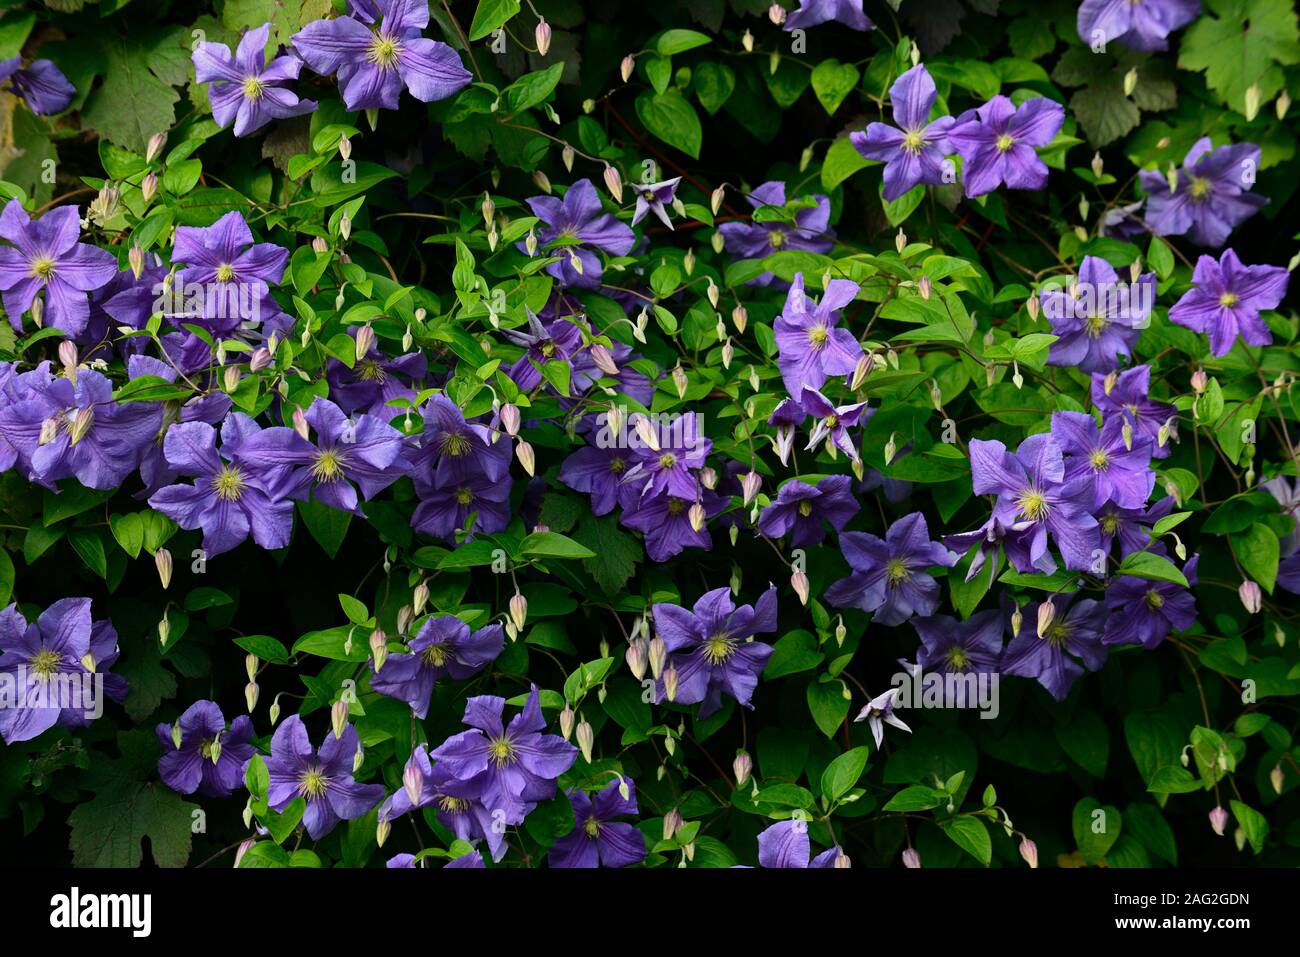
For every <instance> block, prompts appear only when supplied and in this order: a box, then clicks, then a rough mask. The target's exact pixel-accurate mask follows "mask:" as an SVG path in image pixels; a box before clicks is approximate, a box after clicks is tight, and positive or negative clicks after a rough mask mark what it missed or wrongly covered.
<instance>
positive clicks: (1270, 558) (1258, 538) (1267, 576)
mask: <svg viewBox="0 0 1300 957" xmlns="http://www.w3.org/2000/svg"><path fill="white" fill-rule="evenodd" d="M1228 541H1229V542H1230V543H1231V544H1232V554H1234V555H1236V556H1237V561H1239V562H1241V567H1242V569H1243V570H1244V571H1245V572H1246V574H1247V575H1249V576H1250V577H1251V578H1253V579H1254V580H1255V581H1257V582H1259V584H1260V585H1261V586H1262V587H1263V589H1264V590H1265V591H1266V592H1268V593H1269V594H1270V595H1271V594H1273V586H1274V585H1276V584H1277V564H1278V555H1279V552H1280V548H1279V544H1278V540H1277V533H1276V532H1274V531H1273V530H1272V529H1271V528H1269V527H1268V526H1267V525H1261V524H1259V523H1258V522H1256V523H1255V524H1254V525H1252V526H1250V528H1249V529H1248V530H1247V531H1245V532H1241V533H1238V534H1235V535H1230V536H1229V537H1228Z"/></svg>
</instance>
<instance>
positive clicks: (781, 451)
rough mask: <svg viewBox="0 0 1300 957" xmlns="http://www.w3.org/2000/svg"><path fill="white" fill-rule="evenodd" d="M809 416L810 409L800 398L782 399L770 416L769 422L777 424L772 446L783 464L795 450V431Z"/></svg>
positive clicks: (769, 423)
mask: <svg viewBox="0 0 1300 957" xmlns="http://www.w3.org/2000/svg"><path fill="white" fill-rule="evenodd" d="M807 418H808V411H807V410H806V409H805V408H804V407H803V405H802V404H800V402H799V400H798V399H782V400H781V402H780V404H778V405H777V407H776V408H775V409H774V410H773V411H772V414H771V416H769V417H768V420H767V424H768V425H774V426H776V437H775V438H773V439H772V446H773V448H775V449H776V455H777V458H779V459H780V460H781V464H782V465H785V464H787V463H788V462H789V460H790V453H791V451H793V450H794V436H795V432H796V431H797V430H798V429H799V427H800V426H801V425H803V423H804V420H805V419H807Z"/></svg>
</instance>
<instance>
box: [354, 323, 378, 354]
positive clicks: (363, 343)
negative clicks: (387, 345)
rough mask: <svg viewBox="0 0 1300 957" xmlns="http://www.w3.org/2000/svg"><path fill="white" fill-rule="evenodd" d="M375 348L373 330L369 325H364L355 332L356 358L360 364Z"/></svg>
mask: <svg viewBox="0 0 1300 957" xmlns="http://www.w3.org/2000/svg"><path fill="white" fill-rule="evenodd" d="M374 347H375V330H373V329H371V328H370V323H366V324H365V325H364V326H362V327H361V328H360V329H358V330H357V341H356V357H357V361H358V362H361V361H362V360H363V359H365V357H366V356H368V355H370V350H371V349H373V348H374Z"/></svg>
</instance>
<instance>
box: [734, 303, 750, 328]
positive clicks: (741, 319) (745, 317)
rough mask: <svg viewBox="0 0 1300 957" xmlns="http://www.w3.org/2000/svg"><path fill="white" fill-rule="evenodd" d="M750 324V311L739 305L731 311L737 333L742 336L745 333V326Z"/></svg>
mask: <svg viewBox="0 0 1300 957" xmlns="http://www.w3.org/2000/svg"><path fill="white" fill-rule="evenodd" d="M748 323H749V310H748V309H746V308H745V307H744V306H742V305H740V304H739V303H737V304H736V307H735V308H734V309H732V310H731V324H732V325H733V326H735V327H736V331H737V332H738V333H740V334H741V335H744V333H745V326H746V325H747V324H748Z"/></svg>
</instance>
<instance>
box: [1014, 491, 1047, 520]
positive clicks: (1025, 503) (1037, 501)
mask: <svg viewBox="0 0 1300 957" xmlns="http://www.w3.org/2000/svg"><path fill="white" fill-rule="evenodd" d="M1016 507H1017V508H1019V509H1020V514H1021V515H1022V516H1024V517H1025V518H1027V519H1029V520H1030V521H1031V522H1040V521H1042V520H1043V519H1045V518H1046V517H1047V513H1048V511H1050V509H1051V506H1049V505H1048V504H1047V496H1046V495H1044V494H1043V493H1042V492H1040V491H1038V489H1036V488H1027V489H1024V490H1022V491H1021V493H1020V495H1019V497H1017V498H1016Z"/></svg>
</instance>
